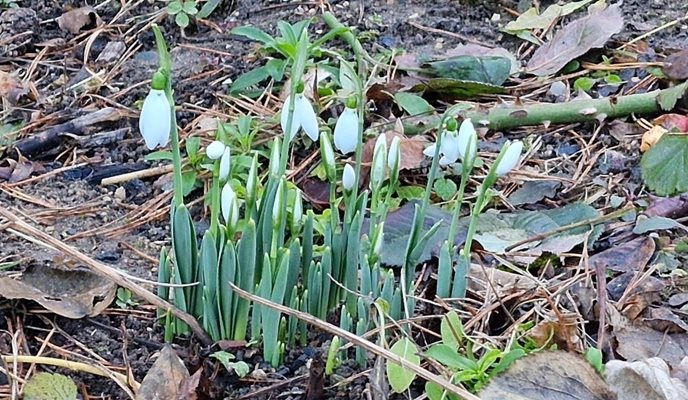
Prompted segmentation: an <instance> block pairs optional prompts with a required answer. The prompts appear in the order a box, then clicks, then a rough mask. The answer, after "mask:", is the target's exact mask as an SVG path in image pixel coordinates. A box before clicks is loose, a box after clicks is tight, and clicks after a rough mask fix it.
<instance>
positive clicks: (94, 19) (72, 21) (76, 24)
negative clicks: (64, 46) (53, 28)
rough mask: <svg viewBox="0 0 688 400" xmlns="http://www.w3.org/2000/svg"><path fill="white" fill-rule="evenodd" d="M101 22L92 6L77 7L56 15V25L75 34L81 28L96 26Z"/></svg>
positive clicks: (87, 28) (86, 28)
mask: <svg viewBox="0 0 688 400" xmlns="http://www.w3.org/2000/svg"><path fill="white" fill-rule="evenodd" d="M102 24H103V21H102V20H101V19H100V16H99V15H98V13H97V12H96V10H95V9H94V8H93V7H90V6H86V7H79V8H75V9H73V10H70V11H67V12H66V13H64V14H62V15H61V16H59V17H57V25H58V26H59V27H60V29H62V30H63V31H65V32H69V33H73V34H75V35H76V34H77V33H79V32H81V31H82V30H89V29H93V28H96V27H98V26H100V25H102Z"/></svg>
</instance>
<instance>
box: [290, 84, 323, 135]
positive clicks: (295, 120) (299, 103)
mask: <svg viewBox="0 0 688 400" xmlns="http://www.w3.org/2000/svg"><path fill="white" fill-rule="evenodd" d="M290 105H291V97H287V100H286V101H285V102H284V107H283V108H282V115H281V116H280V124H281V125H282V131H284V133H285V135H286V136H287V137H288V140H289V141H292V140H294V137H296V133H297V132H298V131H299V129H301V128H303V130H304V131H305V132H306V134H307V135H308V137H310V138H311V139H312V140H313V141H316V140H318V136H320V131H319V128H318V117H317V116H316V115H315V111H313V106H312V105H311V103H310V102H309V101H308V99H306V96H304V95H303V93H298V94H297V95H296V96H295V98H294V116H293V117H292V121H291V131H290V132H289V133H287V120H288V119H289V106H290Z"/></svg>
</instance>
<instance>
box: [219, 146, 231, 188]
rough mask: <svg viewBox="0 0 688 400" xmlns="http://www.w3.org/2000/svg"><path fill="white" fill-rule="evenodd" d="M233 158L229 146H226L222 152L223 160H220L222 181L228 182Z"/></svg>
mask: <svg viewBox="0 0 688 400" xmlns="http://www.w3.org/2000/svg"><path fill="white" fill-rule="evenodd" d="M231 162H232V157H231V154H230V150H229V146H225V149H224V151H223V152H222V158H220V180H223V181H224V180H226V179H227V178H228V177H229V171H230V167H231Z"/></svg>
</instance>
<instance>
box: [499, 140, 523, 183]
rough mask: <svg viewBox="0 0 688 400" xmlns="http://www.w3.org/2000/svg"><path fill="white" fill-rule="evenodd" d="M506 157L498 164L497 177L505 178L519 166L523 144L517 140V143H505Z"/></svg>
mask: <svg viewBox="0 0 688 400" xmlns="http://www.w3.org/2000/svg"><path fill="white" fill-rule="evenodd" d="M504 148H506V150H505V151H504V156H503V157H502V159H501V160H500V161H499V164H497V169H496V171H495V172H496V174H497V176H504V175H506V174H508V173H509V171H511V170H512V169H514V167H515V166H516V164H518V160H519V158H521V152H522V151H523V142H521V141H520V140H517V141H515V142H513V143H512V142H510V141H507V142H506V143H504Z"/></svg>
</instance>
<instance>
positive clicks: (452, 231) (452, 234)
mask: <svg viewBox="0 0 688 400" xmlns="http://www.w3.org/2000/svg"><path fill="white" fill-rule="evenodd" d="M467 184H468V174H466V173H464V174H461V183H460V184H459V191H458V192H457V197H456V208H455V209H454V215H452V221H451V225H450V226H449V237H448V240H449V248H450V249H453V248H454V243H456V230H457V229H458V225H459V214H461V204H463V194H464V192H465V191H466V185H467Z"/></svg>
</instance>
